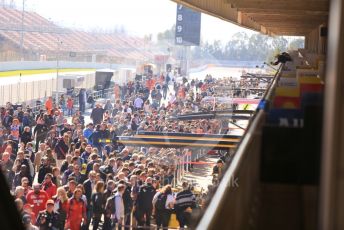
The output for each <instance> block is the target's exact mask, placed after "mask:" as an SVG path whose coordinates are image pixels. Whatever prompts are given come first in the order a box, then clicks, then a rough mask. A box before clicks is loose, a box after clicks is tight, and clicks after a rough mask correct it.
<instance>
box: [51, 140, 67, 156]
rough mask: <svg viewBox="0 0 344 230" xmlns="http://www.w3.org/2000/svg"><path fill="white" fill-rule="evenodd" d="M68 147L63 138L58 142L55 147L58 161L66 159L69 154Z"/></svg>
mask: <svg viewBox="0 0 344 230" xmlns="http://www.w3.org/2000/svg"><path fill="white" fill-rule="evenodd" d="M68 149H69V148H68V145H67V144H66V143H65V142H64V140H63V139H62V138H61V139H59V140H58V142H57V144H56V145H55V148H54V150H55V153H56V156H57V159H58V160H64V159H66V154H67V153H68Z"/></svg>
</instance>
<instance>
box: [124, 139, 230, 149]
mask: <svg viewBox="0 0 344 230" xmlns="http://www.w3.org/2000/svg"><path fill="white" fill-rule="evenodd" d="M118 142H120V143H122V144H126V143H128V144H145V145H151V144H153V145H154V144H156V145H176V146H178V145H184V146H198V147H204V146H207V147H225V148H235V147H237V146H236V145H220V144H201V143H182V142H178V143H171V142H150V141H132V140H130V141H125V140H120V141H118Z"/></svg>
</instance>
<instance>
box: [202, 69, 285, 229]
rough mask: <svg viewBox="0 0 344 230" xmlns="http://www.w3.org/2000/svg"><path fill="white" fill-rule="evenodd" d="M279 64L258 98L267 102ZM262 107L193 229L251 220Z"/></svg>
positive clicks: (256, 195)
mask: <svg viewBox="0 0 344 230" xmlns="http://www.w3.org/2000/svg"><path fill="white" fill-rule="evenodd" d="M282 68H283V65H281V66H280V67H279V69H278V71H277V73H276V74H275V76H274V79H273V81H272V82H271V83H270V85H269V87H268V89H267V91H266V92H265V94H264V97H263V99H262V100H264V101H265V102H267V103H268V102H269V101H270V100H271V97H272V95H273V92H274V90H275V88H276V86H277V83H278V79H279V77H280V71H281V69H282ZM264 121H265V111H264V110H263V109H259V110H258V112H257V113H256V114H255V115H254V117H253V119H252V121H251V122H250V124H249V126H248V128H247V130H246V133H245V134H244V137H243V139H242V141H241V143H240V144H239V145H238V149H237V151H236V153H235V155H234V157H233V160H232V162H231V164H230V165H229V167H228V169H227V171H226V172H225V174H224V175H223V177H222V179H221V182H220V184H219V186H218V187H217V189H216V191H215V193H214V195H213V197H212V199H211V202H210V203H209V205H208V207H207V208H206V210H205V212H204V214H203V216H202V218H201V219H200V221H199V222H198V225H197V229H221V228H223V226H227V228H230V229H249V228H250V227H253V226H254V225H255V224H257V223H255V221H256V220H255V217H256V214H255V213H254V212H255V210H256V208H257V207H256V206H258V205H259V190H260V189H259V167H260V164H259V162H260V160H259V159H260V158H259V157H260V148H261V129H262V126H263V124H264Z"/></svg>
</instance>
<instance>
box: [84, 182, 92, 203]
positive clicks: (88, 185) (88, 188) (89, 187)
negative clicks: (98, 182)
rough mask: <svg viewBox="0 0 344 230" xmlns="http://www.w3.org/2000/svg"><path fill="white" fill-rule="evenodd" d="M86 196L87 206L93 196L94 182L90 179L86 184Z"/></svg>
mask: <svg viewBox="0 0 344 230" xmlns="http://www.w3.org/2000/svg"><path fill="white" fill-rule="evenodd" d="M84 189H85V196H86V199H87V204H90V203H91V196H92V182H91V180H90V179H87V180H85V182H84Z"/></svg>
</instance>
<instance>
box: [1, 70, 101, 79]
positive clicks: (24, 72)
mask: <svg viewBox="0 0 344 230" xmlns="http://www.w3.org/2000/svg"><path fill="white" fill-rule="evenodd" d="M80 71H95V69H59V73H66V72H80ZM48 73H56V69H33V70H13V71H4V72H0V77H13V76H16V77H19V76H20V74H21V76H28V75H35V74H48Z"/></svg>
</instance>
